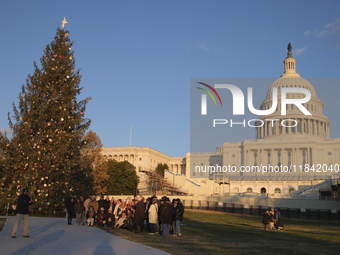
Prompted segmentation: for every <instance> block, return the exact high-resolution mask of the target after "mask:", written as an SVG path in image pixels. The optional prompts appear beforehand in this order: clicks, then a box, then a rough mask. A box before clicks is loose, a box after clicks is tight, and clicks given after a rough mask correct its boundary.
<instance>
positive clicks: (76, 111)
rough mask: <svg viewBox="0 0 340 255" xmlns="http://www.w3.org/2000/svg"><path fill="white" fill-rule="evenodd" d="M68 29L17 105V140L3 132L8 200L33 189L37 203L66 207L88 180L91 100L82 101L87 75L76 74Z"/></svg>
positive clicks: (3, 183) (0, 184) (61, 31)
mask: <svg viewBox="0 0 340 255" xmlns="http://www.w3.org/2000/svg"><path fill="white" fill-rule="evenodd" d="M64 21H66V20H65V19H64ZM64 25H65V22H63V26H62V28H61V29H60V28H58V29H57V32H56V35H55V37H54V40H53V41H52V42H51V43H50V44H49V45H47V46H46V48H45V51H44V55H43V57H41V59H40V63H41V67H40V68H39V67H38V66H37V64H36V63H35V62H34V73H33V74H32V75H28V78H27V80H26V85H23V86H22V91H21V93H20V94H19V105H18V107H16V106H15V104H14V103H13V111H14V116H13V118H14V121H12V119H11V117H10V113H8V119H9V125H10V128H11V130H12V137H11V138H10V139H9V138H8V137H7V136H6V135H4V134H1V133H0V149H1V150H2V153H1V154H2V158H1V176H0V178H1V180H0V188H1V190H0V192H1V198H2V199H5V200H6V201H8V202H14V201H15V200H16V199H17V196H18V195H19V194H20V193H21V192H22V188H23V187H28V188H29V191H30V196H31V197H32V199H34V200H35V201H36V203H35V204H36V205H39V206H43V205H45V206H48V205H50V204H61V203H62V200H63V198H64V197H66V196H67V195H68V193H70V192H77V190H79V189H80V188H81V186H82V179H83V178H86V177H85V176H84V173H83V171H82V169H81V167H80V163H81V155H80V150H81V148H82V147H83V146H84V144H85V143H86V141H85V140H84V135H85V130H86V129H87V128H88V127H89V125H90V120H89V119H85V118H84V112H85V109H86V104H87V103H88V101H90V100H91V99H90V98H86V99H84V100H81V101H79V102H78V100H77V96H78V95H79V94H80V92H81V90H82V88H81V87H79V83H80V79H81V76H80V75H79V70H75V60H74V58H73V53H74V52H73V51H72V50H71V47H72V45H73V42H71V41H70V39H69V37H68V33H69V31H67V30H65V29H64Z"/></svg>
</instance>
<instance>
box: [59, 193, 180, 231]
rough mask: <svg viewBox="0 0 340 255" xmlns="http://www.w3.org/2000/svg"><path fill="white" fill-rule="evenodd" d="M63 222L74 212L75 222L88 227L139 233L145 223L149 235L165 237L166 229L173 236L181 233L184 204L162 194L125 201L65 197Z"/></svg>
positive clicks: (70, 218)
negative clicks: (159, 196) (64, 218)
mask: <svg viewBox="0 0 340 255" xmlns="http://www.w3.org/2000/svg"><path fill="white" fill-rule="evenodd" d="M65 206H66V209H67V212H66V221H67V223H68V224H69V225H72V218H73V217H74V215H75V218H76V223H75V225H85V226H89V227H92V226H94V225H98V226H99V227H110V228H115V229H127V230H130V231H134V233H136V234H138V233H141V232H142V231H143V229H144V224H145V223H146V226H147V231H148V232H149V235H154V234H161V235H162V236H164V237H167V236H168V235H169V234H170V232H171V233H172V235H173V236H181V235H182V233H181V222H182V220H183V214H184V206H183V204H182V202H181V200H180V199H179V198H178V199H173V200H172V201H170V199H169V198H168V197H166V196H164V197H162V198H161V199H158V198H157V197H156V196H152V197H149V198H147V199H146V200H144V198H143V197H141V196H135V197H134V198H133V199H131V198H130V197H128V198H127V199H126V200H122V199H114V198H112V199H110V198H109V197H108V196H107V197H106V198H104V196H101V197H100V199H99V200H96V196H95V195H90V196H89V197H88V198H87V199H84V197H83V196H79V197H76V196H73V195H72V194H71V195H70V196H69V197H67V198H66V200H65Z"/></svg>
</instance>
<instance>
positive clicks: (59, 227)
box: [0, 216, 169, 255]
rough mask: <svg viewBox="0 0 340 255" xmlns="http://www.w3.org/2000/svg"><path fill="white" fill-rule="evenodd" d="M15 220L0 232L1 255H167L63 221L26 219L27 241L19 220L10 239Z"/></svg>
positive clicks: (45, 218) (22, 223)
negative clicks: (15, 234) (27, 226)
mask: <svg viewBox="0 0 340 255" xmlns="http://www.w3.org/2000/svg"><path fill="white" fill-rule="evenodd" d="M14 221H15V217H13V216H10V217H8V218H7V222H6V224H5V226H4V228H3V230H2V231H1V232H0V254H2V255H10V254H11V255H12V254H13V255H14V254H18V255H26V254H39V255H44V254H47V255H54V254H56V255H64V254H72V255H78V254H81V255H85V254H86V255H87V254H100V255H105V254H134V255H143V254H145V255H146V254H147V255H151V254H152V255H154V254H155V255H158V254H159V255H167V254H169V253H166V252H164V251H160V250H157V249H154V248H151V247H149V246H146V245H142V244H138V243H135V242H131V241H128V240H125V239H123V238H120V237H117V236H114V235H111V234H109V233H107V232H105V231H103V230H101V229H99V228H95V227H86V226H75V225H67V223H66V222H65V218H47V217H30V229H29V235H30V236H31V237H30V238H23V237H22V233H23V231H24V222H23V221H21V223H20V226H19V229H18V233H17V238H15V239H14V238H11V233H12V228H13V225H14Z"/></svg>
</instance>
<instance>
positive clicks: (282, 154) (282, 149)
mask: <svg viewBox="0 0 340 255" xmlns="http://www.w3.org/2000/svg"><path fill="white" fill-rule="evenodd" d="M281 165H282V167H284V166H285V149H284V148H281Z"/></svg>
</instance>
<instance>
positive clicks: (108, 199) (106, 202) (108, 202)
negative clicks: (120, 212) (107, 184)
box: [103, 196, 111, 214]
mask: <svg viewBox="0 0 340 255" xmlns="http://www.w3.org/2000/svg"><path fill="white" fill-rule="evenodd" d="M110 206H111V205H110V198H109V196H107V197H106V199H105V203H104V206H103V207H104V209H105V213H106V214H107V213H108V212H109V209H110Z"/></svg>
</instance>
